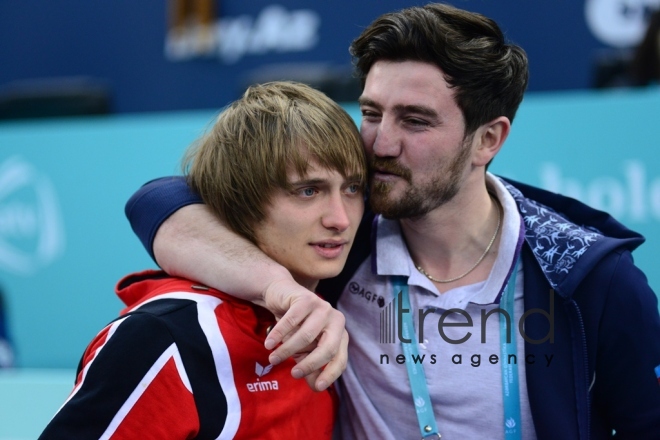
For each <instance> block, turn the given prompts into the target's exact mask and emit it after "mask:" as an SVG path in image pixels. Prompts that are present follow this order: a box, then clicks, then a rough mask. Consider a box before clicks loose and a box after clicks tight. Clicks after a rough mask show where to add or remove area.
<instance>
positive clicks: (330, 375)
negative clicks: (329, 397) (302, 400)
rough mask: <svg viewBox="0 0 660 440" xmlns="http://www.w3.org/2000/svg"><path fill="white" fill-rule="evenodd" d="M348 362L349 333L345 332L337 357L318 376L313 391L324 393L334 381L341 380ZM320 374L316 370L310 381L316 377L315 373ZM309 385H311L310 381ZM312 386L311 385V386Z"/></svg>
mask: <svg viewBox="0 0 660 440" xmlns="http://www.w3.org/2000/svg"><path fill="white" fill-rule="evenodd" d="M347 362H348V333H347V332H346V330H344V334H343V336H342V338H341V345H340V347H339V351H338V352H337V355H336V356H335V357H334V358H332V360H331V361H330V362H328V364H326V366H325V368H324V369H323V371H321V372H320V374H318V377H316V378H315V381H314V385H315V386H313V387H312V389H315V390H316V391H323V390H325V389H326V388H328V387H329V386H330V384H332V383H333V382H334V381H336V380H337V379H339V376H341V374H342V373H343V372H344V370H345V369H346V364H347ZM317 372H319V370H316V371H315V372H314V373H312V374H310V375H309V376H306V377H310V380H311V379H312V378H314V377H315V376H316V374H315V373H317ZM307 383H310V381H309V380H308V381H307ZM310 386H311V385H310Z"/></svg>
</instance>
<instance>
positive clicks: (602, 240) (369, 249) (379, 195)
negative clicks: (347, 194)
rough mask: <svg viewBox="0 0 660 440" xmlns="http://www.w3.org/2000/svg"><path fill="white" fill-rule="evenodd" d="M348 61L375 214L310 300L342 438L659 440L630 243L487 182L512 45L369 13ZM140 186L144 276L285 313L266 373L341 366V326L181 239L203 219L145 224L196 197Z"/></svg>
mask: <svg viewBox="0 0 660 440" xmlns="http://www.w3.org/2000/svg"><path fill="white" fill-rule="evenodd" d="M351 54H352V55H353V56H354V58H355V61H356V67H357V71H358V73H359V74H360V76H361V77H362V79H363V84H364V89H363V93H362V95H361V97H360V99H359V103H360V108H361V111H362V125H361V135H362V139H363V141H364V144H365V145H364V146H365V150H366V152H367V156H368V158H369V160H370V166H371V180H370V189H371V194H370V198H369V201H370V204H371V207H372V210H373V212H375V213H377V214H380V215H376V216H374V214H371V213H367V214H366V216H365V219H364V220H363V225H362V228H361V230H360V231H358V235H359V237H358V239H357V241H356V244H355V246H354V252H353V254H352V256H350V257H349V260H348V263H347V266H346V268H345V270H344V272H343V273H342V274H341V275H340V276H339V277H337V278H335V279H334V280H333V281H331V282H328V283H325V284H321V285H319V288H318V291H319V292H321V293H323V294H324V295H325V296H326V298H329V299H330V300H337V296H339V299H338V302H337V307H338V309H339V310H340V311H341V312H343V313H344V315H345V317H346V329H347V330H348V333H349V335H350V343H349V349H348V366H347V369H346V372H345V374H344V375H343V377H342V380H341V381H340V391H341V393H340V396H341V403H342V407H341V411H340V417H339V430H340V432H341V433H342V434H343V437H344V438H386V439H401V438H419V437H420V436H421V437H427V436H429V437H434V438H438V437H439V436H442V438H443V439H454V438H468V439H473V438H475V439H476V438H496V439H497V438H500V439H504V438H506V439H509V438H526V439H534V438H539V439H557V438H562V439H573V438H575V439H587V438H594V439H600V438H609V437H611V436H612V432H613V430H616V435H617V438H635V439H640V438H656V437H657V435H658V432H660V387H658V384H657V376H658V374H657V373H656V372H655V371H654V368H656V367H657V366H658V365H660V344H658V340H660V317H659V316H658V310H657V298H656V296H655V294H654V293H653V292H652V290H651V289H650V288H649V286H648V284H647V282H646V278H645V277H644V275H643V274H642V273H641V271H639V269H637V268H636V267H635V266H634V264H633V262H632V257H631V254H630V252H631V251H632V250H633V249H634V248H636V247H637V246H639V245H640V244H641V243H642V241H643V238H642V237H641V236H640V235H639V234H637V233H635V232H633V231H630V230H628V229H627V228H625V227H624V226H623V225H621V224H620V223H618V222H617V221H616V220H614V219H613V218H612V217H610V216H609V215H607V214H606V213H603V212H600V211H596V210H593V209H591V208H589V207H587V206H585V205H583V204H581V203H579V202H577V201H575V200H572V199H568V198H565V197H562V196H559V195H556V194H552V193H548V192H546V191H543V190H540V189H537V188H532V187H529V186H527V185H523V184H519V183H515V182H508V181H506V180H503V179H500V178H498V177H495V176H493V175H492V174H490V173H487V172H486V168H487V166H488V164H489V163H490V162H491V160H492V159H493V158H494V157H495V156H496V154H497V153H498V152H499V150H500V148H501V147H502V145H503V143H504V142H505V140H506V138H507V136H508V134H509V131H510V128H511V121H512V120H513V118H514V116H515V113H516V110H517V108H518V106H519V104H520V102H521V101H522V98H523V94H524V91H525V88H526V85H527V77H528V69H527V59H526V56H525V54H524V52H523V51H522V49H520V48H519V47H517V46H515V45H511V44H507V43H506V41H505V40H504V37H503V34H502V32H501V30H500V29H499V27H498V26H497V24H496V23H495V22H493V21H492V20H490V19H488V18H486V17H484V16H482V15H479V14H474V13H470V12H467V11H464V10H460V9H457V8H453V7H451V6H447V5H443V4H429V5H427V6H424V7H412V8H408V9H404V10H402V11H399V12H395V13H391V14H385V15H383V16H381V17H379V18H378V19H376V20H375V21H374V22H373V23H372V24H371V25H370V26H369V27H368V28H367V29H365V31H364V32H362V34H361V35H360V36H359V37H358V38H357V39H356V40H355V41H354V42H353V43H352V45H351ZM152 185H154V186H155V187H156V189H154V188H153V187H145V188H143V189H142V190H141V191H140V192H138V194H136V196H134V198H133V199H132V200H131V201H130V202H129V204H128V205H127V214H128V216H129V218H130V219H131V221H132V224H133V227H134V228H135V230H136V231H137V232H138V235H140V236H141V238H142V240H143V242H144V243H145V245H146V247H147V249H150V250H151V246H152V241H153V240H154V235H155V231H156V230H158V235H157V236H156V238H155V241H153V252H154V253H155V255H156V259H157V261H158V262H159V264H161V266H162V267H164V268H165V269H166V270H168V271H174V272H177V273H184V274H186V276H188V277H189V278H193V279H200V280H202V281H204V282H205V283H208V284H210V285H213V286H215V287H219V288H222V289H223V290H228V291H232V292H237V289H236V288H234V285H233V284H232V283H239V282H242V283H243V286H242V287H243V290H241V291H240V292H239V293H240V294H244V298H246V299H250V300H252V301H255V302H257V303H262V304H265V305H266V307H267V308H269V310H271V311H273V312H274V313H275V314H276V315H280V316H282V315H283V319H282V321H281V322H280V323H279V324H278V326H277V327H276V328H275V329H274V330H273V332H272V333H271V337H270V338H269V340H267V342H266V344H267V347H269V348H273V347H274V346H275V345H276V344H277V343H279V342H281V341H282V339H283V336H284V335H290V336H291V337H290V338H289V339H288V340H287V341H286V342H285V343H284V344H282V345H281V346H280V347H278V348H277V349H276V350H275V351H274V352H273V353H272V354H271V362H278V361H280V360H282V359H284V358H286V357H287V356H289V355H291V354H293V353H295V352H296V351H298V350H300V349H302V347H304V346H306V345H307V344H309V343H310V342H312V341H313V340H314V339H315V338H316V337H317V335H319V334H320V335H321V337H320V339H318V343H317V345H318V346H317V349H316V350H314V351H313V352H312V353H311V354H309V355H308V356H307V358H306V359H305V360H304V361H302V362H301V363H300V364H298V366H297V367H296V368H295V369H294V370H293V374H294V376H295V377H300V376H304V375H308V374H309V375H310V376H311V378H312V380H314V381H315V383H314V386H315V387H316V388H317V389H321V388H323V387H324V386H327V383H328V382H329V381H331V380H333V379H334V378H335V377H336V376H337V375H338V374H339V373H340V372H341V369H342V367H343V363H344V360H345V357H344V355H343V354H342V353H341V352H339V354H336V349H335V347H337V346H338V343H337V342H336V341H338V340H339V339H341V332H340V331H337V330H335V327H336V326H337V322H340V318H339V317H337V316H335V315H330V317H327V318H326V317H325V315H324V313H325V311H327V306H326V305H321V304H319V303H318V302H317V301H316V300H315V299H314V298H313V297H312V296H311V293H310V292H304V291H302V290H301V289H300V288H299V287H297V286H294V285H293V283H292V282H291V280H290V279H287V277H286V276H285V275H282V274H281V271H280V269H279V268H277V266H276V265H274V264H273V263H272V262H269V261H267V260H266V259H264V258H263V257H262V256H260V255H258V253H256V252H255V251H254V250H253V249H251V248H249V247H246V246H243V245H242V244H241V243H240V242H239V241H237V240H236V239H234V238H232V237H229V236H227V234H225V233H221V232H219V231H220V230H221V225H219V224H217V223H212V222H210V221H206V220H202V223H204V224H205V225H206V226H207V228H201V227H195V228H192V226H191V225H192V224H193V223H195V224H197V225H199V223H200V219H205V218H208V215H207V214H206V213H205V208H204V207H202V206H200V205H192V206H187V207H186V208H184V209H181V210H180V211H179V212H176V213H175V214H174V215H172V216H171V217H170V218H169V219H168V220H167V221H165V222H164V223H163V224H162V227H160V229H158V227H159V225H160V224H161V223H162V222H163V221H164V220H165V219H166V218H167V216H168V215H169V214H170V213H172V212H174V211H175V210H176V208H179V207H181V206H183V205H186V204H190V203H195V199H194V197H176V200H174V199H171V200H169V201H168V203H167V204H166V206H163V205H162V203H163V201H164V200H163V199H165V197H162V195H161V197H158V196H155V195H156V194H157V193H162V192H164V191H165V192H167V193H168V194H175V193H177V192H179V193H181V194H183V193H185V192H186V191H185V188H183V187H181V186H178V187H177V186H176V185H172V184H164V183H163V184H161V183H159V182H156V183H154V184H152ZM154 196H155V197H154ZM149 199H152V200H151V202H150V201H149ZM219 234H221V235H219ZM152 255H153V253H152ZM248 261H249V263H248ZM216 272H220V273H222V274H223V279H218V276H217V275H215V273H216ZM230 272H233V273H234V275H235V278H236V280H228V279H227V277H226V274H228V273H230ZM248 276H252V277H253V279H252V282H251V288H250V289H249V290H246V289H245V288H246V283H245V282H244V280H245V278H246V277H248ZM493 315H494V316H493ZM519 323H520V325H518V324H519ZM417 338H418V339H419V340H416V339H417ZM329 359H332V361H331V362H330V363H329V364H328V365H327V366H326V368H325V370H323V371H322V372H319V368H320V367H321V366H322V365H323V364H325V363H326V362H327V361H328V360H329ZM415 359H417V360H416V361H415ZM422 359H424V360H422ZM312 372H313V373H312ZM317 375H318V377H317Z"/></svg>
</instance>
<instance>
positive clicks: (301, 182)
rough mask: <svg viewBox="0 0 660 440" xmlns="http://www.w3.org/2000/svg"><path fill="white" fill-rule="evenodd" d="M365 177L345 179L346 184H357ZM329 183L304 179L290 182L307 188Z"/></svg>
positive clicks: (357, 176)
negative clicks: (356, 182)
mask: <svg viewBox="0 0 660 440" xmlns="http://www.w3.org/2000/svg"><path fill="white" fill-rule="evenodd" d="M363 179H364V178H363V177H360V175H359V174H353V175H350V176H347V177H346V178H345V180H346V182H355V181H360V180H363ZM326 183H328V181H327V180H326V179H302V180H296V181H294V182H289V184H290V185H291V186H307V185H323V184H326Z"/></svg>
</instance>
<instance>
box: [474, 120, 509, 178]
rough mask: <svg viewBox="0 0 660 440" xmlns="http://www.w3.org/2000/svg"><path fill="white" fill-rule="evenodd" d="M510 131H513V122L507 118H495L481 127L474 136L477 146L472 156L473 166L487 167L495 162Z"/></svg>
mask: <svg viewBox="0 0 660 440" xmlns="http://www.w3.org/2000/svg"><path fill="white" fill-rule="evenodd" d="M509 131H511V121H509V118H507V117H506V116H500V117H498V118H495V119H493V120H492V121H490V122H487V123H485V124H484V125H482V126H481V127H479V128H478V129H477V131H476V132H475V134H474V136H475V139H474V142H475V144H476V146H475V150H474V154H473V155H472V165H474V166H484V167H485V166H486V165H487V164H488V163H489V162H490V161H491V160H493V158H494V157H495V155H496V154H497V153H498V152H499V151H500V148H502V145H503V144H504V141H505V140H506V138H507V137H508V136H509Z"/></svg>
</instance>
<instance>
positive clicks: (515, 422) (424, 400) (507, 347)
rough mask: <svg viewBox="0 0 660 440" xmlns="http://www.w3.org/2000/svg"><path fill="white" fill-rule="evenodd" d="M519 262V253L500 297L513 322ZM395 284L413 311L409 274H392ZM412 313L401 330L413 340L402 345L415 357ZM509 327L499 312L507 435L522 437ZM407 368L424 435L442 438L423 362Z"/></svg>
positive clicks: (516, 439)
mask: <svg viewBox="0 0 660 440" xmlns="http://www.w3.org/2000/svg"><path fill="white" fill-rule="evenodd" d="M519 265H520V257H518V260H517V262H516V264H515V266H514V268H513V272H512V274H511V276H510V277H509V281H508V283H507V285H506V287H505V288H504V290H503V292H502V298H501V301H500V306H501V307H502V308H503V309H504V311H506V312H507V313H508V315H509V316H510V319H511V323H514V322H515V319H514V317H515V313H514V293H515V290H516V275H517V273H518V267H519ZM392 285H393V287H394V292H395V296H396V293H397V292H400V293H401V307H402V308H404V309H408V310H410V311H411V312H412V307H411V305H410V297H409V295H408V280H407V279H406V277H403V276H393V277H392ZM412 315H413V313H403V314H402V323H401V334H402V336H403V337H404V339H406V340H409V341H410V343H404V342H403V341H401V348H402V349H403V353H404V355H405V357H406V359H413V358H412V356H415V358H419V350H418V348H417V347H418V344H417V337H416V335H415V328H414V326H413V320H412ZM514 327H515V326H514ZM508 328H510V326H509V325H508V323H507V319H506V317H505V316H504V314H502V313H500V354H501V359H500V361H501V362H502V399H503V404H504V438H505V440H520V438H521V433H522V431H521V427H520V394H519V392H518V363H517V352H518V350H517V346H516V338H515V336H513V337H512V338H511V342H510V343H507V333H508V332H507V329H508ZM510 355H513V356H515V357H516V362H515V363H513V364H511V363H509V362H508V360H509V356H510ZM406 369H407V370H408V379H409V381H410V388H411V390H412V397H413V404H414V406H415V412H416V413H417V421H418V423H419V431H420V433H421V435H422V439H426V438H430V437H435V438H440V434H439V433H438V425H437V423H436V421H435V416H434V414H433V405H432V403H431V397H430V395H429V388H428V386H427V384H426V376H425V375H424V367H423V366H422V364H417V363H415V362H406Z"/></svg>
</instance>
